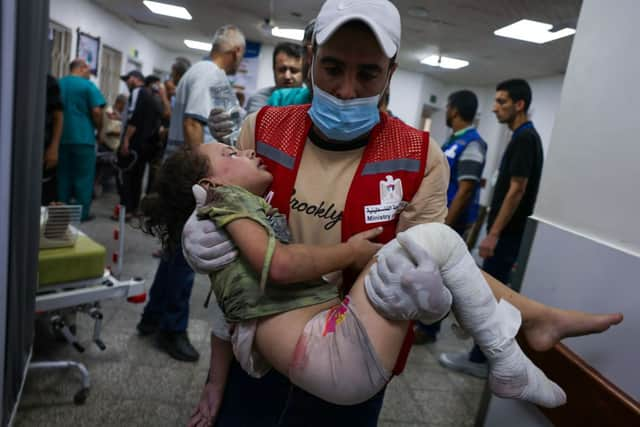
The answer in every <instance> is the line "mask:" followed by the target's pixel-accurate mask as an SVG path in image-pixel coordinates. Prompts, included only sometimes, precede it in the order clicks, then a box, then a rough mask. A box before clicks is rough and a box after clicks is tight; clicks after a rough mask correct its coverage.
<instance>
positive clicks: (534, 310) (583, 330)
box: [483, 272, 623, 351]
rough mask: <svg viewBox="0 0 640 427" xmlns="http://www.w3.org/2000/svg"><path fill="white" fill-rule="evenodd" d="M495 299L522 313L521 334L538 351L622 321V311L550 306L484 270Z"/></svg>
mask: <svg viewBox="0 0 640 427" xmlns="http://www.w3.org/2000/svg"><path fill="white" fill-rule="evenodd" d="M483 276H484V278H485V279H486V281H487V283H488V284H489V286H491V290H492V291H493V294H494V295H495V297H496V299H498V300H500V299H504V300H506V301H509V302H510V303H511V304H513V305H514V306H516V307H517V308H518V310H520V313H521V314H522V327H521V330H522V333H523V334H524V336H525V338H526V339H527V343H528V344H529V346H530V347H531V348H532V349H534V350H536V351H547V350H550V349H551V348H552V347H553V346H554V345H556V344H557V343H559V342H560V340H562V339H564V338H567V337H576V336H582V335H589V334H594V333H599V332H603V331H606V330H607V329H609V328H610V327H611V326H613V325H617V324H618V323H620V322H622V319H623V316H622V314H621V313H609V314H592V313H585V312H583V311H575V310H563V309H561V308H557V307H550V306H548V305H545V304H541V303H539V302H538V301H534V300H532V299H529V298H527V297H526V296H524V295H522V294H519V293H517V292H514V291H513V290H512V289H510V288H509V287H507V286H505V285H503V284H502V283H500V282H499V281H498V280H496V279H495V278H493V277H491V276H490V275H489V274H487V273H484V272H483Z"/></svg>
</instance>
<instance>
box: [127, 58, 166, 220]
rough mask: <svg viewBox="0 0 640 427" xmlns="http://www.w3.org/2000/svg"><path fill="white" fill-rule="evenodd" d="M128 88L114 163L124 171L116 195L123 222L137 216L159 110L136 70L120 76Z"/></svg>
mask: <svg viewBox="0 0 640 427" xmlns="http://www.w3.org/2000/svg"><path fill="white" fill-rule="evenodd" d="M120 79H121V80H122V81H124V82H125V83H126V84H127V87H128V88H129V102H128V103H127V109H126V113H125V117H124V120H123V123H122V128H123V131H122V142H121V144H120V147H119V150H118V158H119V159H118V160H119V161H120V162H122V164H123V166H124V167H125V169H126V172H123V182H122V188H121V192H120V200H121V201H120V203H121V204H123V205H124V206H126V208H127V214H126V217H127V219H129V218H131V217H132V216H134V215H136V214H137V210H138V206H139V204H140V195H141V192H142V178H143V176H144V169H145V166H146V165H147V163H148V162H149V160H150V159H151V156H152V154H153V150H155V149H156V142H155V140H156V139H157V138H158V129H159V127H160V115H161V108H162V107H161V106H160V105H158V104H157V103H156V102H155V100H154V99H153V96H152V94H151V92H150V91H147V90H146V89H145V88H144V76H143V75H142V73H141V72H140V71H138V70H133V71H130V72H129V73H127V74H125V75H123V76H120Z"/></svg>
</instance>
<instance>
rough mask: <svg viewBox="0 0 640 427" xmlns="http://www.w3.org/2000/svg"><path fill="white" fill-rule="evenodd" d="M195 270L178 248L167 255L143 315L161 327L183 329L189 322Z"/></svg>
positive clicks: (158, 272) (172, 330)
mask: <svg viewBox="0 0 640 427" xmlns="http://www.w3.org/2000/svg"><path fill="white" fill-rule="evenodd" d="M194 277H195V273H194V272H193V270H192V269H191V267H189V264H187V261H186V260H185V259H184V256H183V255H182V248H181V247H178V248H177V249H176V251H175V252H174V253H167V254H164V255H163V257H162V258H161V259H160V264H158V270H157V271H156V276H155V278H154V279H153V284H152V285H151V289H150V290H149V302H148V303H147V305H146V306H145V308H144V312H143V313H142V317H143V318H144V319H145V320H148V321H154V322H158V323H159V324H160V330H162V331H167V332H184V331H186V330H187V325H188V323H189V299H190V298H191V290H192V289H193V279H194Z"/></svg>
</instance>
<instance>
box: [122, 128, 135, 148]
mask: <svg viewBox="0 0 640 427" xmlns="http://www.w3.org/2000/svg"><path fill="white" fill-rule="evenodd" d="M135 133H136V127H135V126H133V125H127V130H126V131H125V133H124V138H123V142H124V143H125V144H129V143H130V142H131V138H133V135H135Z"/></svg>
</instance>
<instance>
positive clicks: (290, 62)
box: [246, 42, 304, 114]
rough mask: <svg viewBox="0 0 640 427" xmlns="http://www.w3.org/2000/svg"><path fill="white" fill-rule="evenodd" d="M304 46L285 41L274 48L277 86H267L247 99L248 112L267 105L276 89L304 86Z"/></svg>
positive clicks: (274, 71)
mask: <svg viewBox="0 0 640 427" xmlns="http://www.w3.org/2000/svg"><path fill="white" fill-rule="evenodd" d="M303 77H304V76H303V74H302V46H300V45H298V44H295V43H290V42H283V43H278V44H277V45H276V47H275V49H274V50H273V78H274V80H275V82H276V85H275V86H269V87H265V88H263V89H260V90H259V91H258V92H256V93H254V94H253V95H252V96H251V97H250V98H249V100H248V101H247V108H246V110H247V114H250V113H254V112H256V111H258V110H259V109H260V108H262V107H264V106H265V105H267V100H268V99H269V97H270V96H271V94H272V93H273V91H274V90H276V89H282V88H292V87H300V86H302V80H303Z"/></svg>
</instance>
